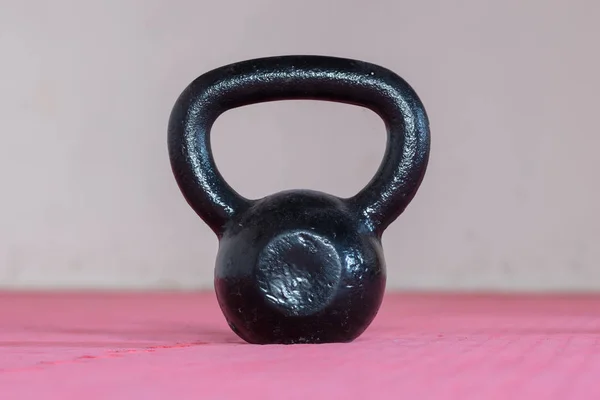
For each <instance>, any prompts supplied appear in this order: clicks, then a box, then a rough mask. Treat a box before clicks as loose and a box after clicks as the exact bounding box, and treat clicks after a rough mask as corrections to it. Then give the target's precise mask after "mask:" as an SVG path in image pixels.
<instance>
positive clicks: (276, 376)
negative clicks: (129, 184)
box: [0, 293, 600, 400]
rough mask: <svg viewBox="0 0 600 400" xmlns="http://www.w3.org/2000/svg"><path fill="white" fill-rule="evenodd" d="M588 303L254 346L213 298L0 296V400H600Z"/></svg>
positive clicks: (415, 304) (425, 320) (596, 306)
mask: <svg viewBox="0 0 600 400" xmlns="http://www.w3.org/2000/svg"><path fill="white" fill-rule="evenodd" d="M599 317H600V296H598V297H584V296H578V297H535V296H520V297H516V296H515V297H501V296H475V295H473V296H441V295H440V296H434V295H430V296H426V295H392V294H390V295H388V296H387V298H386V300H385V302H384V305H383V307H382V310H381V312H380V314H379V316H378V317H377V319H376V320H375V322H374V324H373V325H372V326H371V328H370V329H369V330H368V331H367V332H366V333H365V334H364V335H363V336H362V337H361V338H360V339H359V340H357V341H356V342H354V343H351V344H336V345H296V346H253V345H247V344H244V343H242V342H241V341H240V340H238V339H237V337H236V336H235V335H234V334H233V333H231V332H230V331H229V328H228V327H227V326H226V324H225V322H224V320H223V317H222V315H221V313H220V311H219V309H218V306H217V304H216V302H215V299H214V296H213V295H212V294H194V295H191V294H129V295H121V294H111V295H107V294H9V293H5V294H0V399H2V400H4V399H6V400H17V399H37V398H43V399H61V400H68V399H84V398H85V399H111V400H118V399H127V400H133V399H144V400H150V399H160V400H170V399H173V400H183V399H203V400H211V399H219V400H220V399H244V400H250V399H265V400H268V399H278V400H295V399H302V400H305V399H332V400H338V399H339V400H348V399H370V398H372V399H414V400H421V399H436V400H443V399H461V400H462V399H477V400H484V399H485V400H487V399H489V400H492V399H503V400H504V399H510V400H517V399H528V400H530V399H544V400H548V399H573V400H584V399H594V400H598V399H600V381H599V380H598V378H599V377H600V318H599Z"/></svg>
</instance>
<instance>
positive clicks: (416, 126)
mask: <svg viewBox="0 0 600 400" xmlns="http://www.w3.org/2000/svg"><path fill="white" fill-rule="evenodd" d="M287 99H307V100H325V101H335V102H340V103H347V104H354V105H358V106H362V107H366V108H368V109H371V110H372V111H374V112H375V113H377V114H378V115H379V116H380V117H381V118H382V119H383V121H384V122H385V125H386V127H387V132H388V139H387V146H386V151H385V154H384V157H383V161H382V163H381V165H380V167H379V169H378V171H377V172H376V174H375V176H374V177H373V179H372V180H371V181H370V182H369V183H368V184H367V185H366V186H365V187H364V188H363V189H362V190H361V191H360V192H359V193H357V194H356V195H355V196H353V197H351V198H339V197H336V196H333V195H329V194H325V193H321V192H316V191H311V190H295V191H285V192H280V193H276V194H273V195H270V196H267V197H265V198H262V199H257V200H250V199H247V198H244V197H243V196H241V195H240V194H238V193H237V192H236V191H235V190H234V189H233V188H231V187H230V186H229V185H228V184H227V182H225V180H224V179H223V177H222V175H221V174H220V173H219V171H218V169H217V167H216V165H215V161H214V158H213V155H212V152H211V147H210V131H211V127H212V125H213V123H214V122H215V120H216V119H217V118H218V117H219V116H220V115H221V114H222V113H224V112H225V111H227V110H230V109H232V108H235V107H241V106H245V105H249V104H255V103H260V102H267V101H277V100H287ZM251 129H252V128H249V130H251ZM343 140H344V138H343V136H342V135H341V136H340V142H342V144H340V147H341V148H343ZM168 148H169V155H170V159H171V166H172V170H173V174H174V176H175V179H176V181H177V184H178V185H179V188H180V189H181V192H182V193H183V196H184V197H185V199H186V200H187V202H188V204H189V205H190V206H191V207H192V209H193V210H194V211H195V212H196V213H197V214H198V215H199V216H200V218H202V220H203V221H204V222H205V223H206V224H207V225H208V226H209V227H210V228H211V229H212V230H213V231H214V233H215V234H216V235H217V237H218V239H219V250H218V253H217V260H216V267H215V289H216V294H217V298H218V301H219V305H220V307H221V310H222V311H223V314H224V315H225V318H226V319H227V322H228V323H229V326H230V327H231V329H232V330H233V331H234V332H235V333H236V334H237V335H239V336H240V337H241V338H242V339H244V340H245V341H247V342H249V343H255V344H275V343H284V344H293V343H326V342H349V341H352V340H354V339H356V338H357V337H358V336H360V335H361V334H362V333H363V332H364V331H365V329H366V328H367V327H368V326H369V324H370V323H371V322H372V321H373V319H374V318H375V316H376V314H377V311H378V310H379V306H380V304H381V301H382V298H383V293H384V290H385V281H386V271H385V261H384V257H383V251H382V248H381V235H382V234H383V232H384V230H385V229H386V228H387V227H388V226H389V224H390V223H392V222H393V221H394V220H395V219H396V218H397V217H398V216H399V215H400V214H401V213H402V212H403V211H404V209H405V208H406V207H407V206H408V204H409V203H410V202H411V200H412V199H413V197H414V196H415V194H416V192H417V190H418V188H419V186H420V184H421V181H422V179H423V176H424V174H425V170H426V168H427V162H428V158H429V122H428V119H427V115H426V112H425V109H424V107H423V104H422V103H421V101H420V99H419V98H418V96H417V94H416V93H415V92H414V90H413V89H412V88H411V87H410V86H409V84H408V83H407V82H405V81H404V80H403V79H402V78H400V77H399V76H398V75H396V74H395V73H393V72H392V71H390V70H388V69H386V68H383V67H381V66H378V65H374V64H371V63H366V62H362V61H357V60H350V59H343V58H336V57H326V56H281V57H268V58H260V59H254V60H248V61H242V62H238V63H235V64H231V65H227V66H223V67H220V68H217V69H214V70H212V71H209V72H207V73H205V74H203V75H201V76H200V77H198V78H197V79H195V80H194V81H193V82H192V83H191V84H190V85H189V86H188V87H187V88H186V89H185V90H184V91H183V93H182V94H181V95H180V97H179V98H178V99H177V101H176V103H175V105H174V107H173V110H172V113H171V117H170V120H169V127H168ZM256 153H257V156H260V151H259V150H258V149H257V150H256ZM306 162H307V163H310V155H309V154H307V157H306ZM256 179H260V177H256Z"/></svg>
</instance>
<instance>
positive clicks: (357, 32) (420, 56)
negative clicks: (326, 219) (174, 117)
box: [0, 0, 600, 290]
mask: <svg viewBox="0 0 600 400" xmlns="http://www.w3.org/2000/svg"><path fill="white" fill-rule="evenodd" d="M599 13H600V3H599V2H597V1H595V0H574V1H569V2H567V1H555V0H537V1H532V0H530V1H521V0H507V1H489V0H488V1H483V0H462V1H456V2H450V1H447V0H431V1H417V0H414V1H395V0H387V1H383V0H380V1H377V0H371V1H369V2H363V1H361V2H359V1H355V0H345V1H344V0H336V1H326V0H325V1H324V0H305V1H302V2H291V1H275V0H271V1H269V0H252V1H249V0H233V1H226V2H219V1H211V2H209V1H178V2H170V1H166V0H152V1H148V0H145V1H144V0H107V1H97V2H89V1H88V2H85V1H76V0H57V1H52V2H49V1H42V0H37V1H28V2H21V1H17V0H1V1H0V57H1V58H0V61H1V62H0V185H1V188H2V191H1V194H2V197H1V199H2V202H1V203H0V204H1V208H0V287H4V288H32V287H35V288H40V287H44V288H64V287H68V288H91V287H94V288H161V289H164V288H166V289H188V288H198V287H211V285H212V274H213V264H214V256H215V253H216V249H217V241H216V238H214V237H213V235H212V233H211V232H210V231H209V229H208V228H207V227H206V226H205V225H204V224H203V223H202V222H201V221H200V220H199V219H198V218H197V217H196V216H195V214H193V212H192V210H191V209H190V208H189V207H188V206H187V204H186V203H185V202H184V200H183V198H182V196H181V194H180V192H179V190H178V188H177V186H176V185H175V181H174V179H173V177H172V175H171V171H170V165H169V161H168V157H167V152H166V123H167V119H168V117H169V113H170V111H171V106H172V105H173V102H174V101H175V99H176V97H177V96H178V95H179V93H180V92H181V90H183V88H184V87H185V86H186V85H187V84H188V83H189V82H190V81H191V80H193V79H194V78H195V77H197V76H198V75H200V74H201V73H203V72H205V71H207V70H208V69H211V68H214V67H218V66H220V65H223V64H226V63H230V62H234V61H238V60H242V59H246V58H254V57H260V56H267V55H277V54H294V53H313V54H326V55H336V56H343V57H351V58H358V59H364V60H366V61H370V62H374V63H378V64H381V65H383V66H386V67H388V68H391V69H393V70H395V71H396V72H397V73H398V74H400V75H401V76H403V77H404V78H405V79H406V80H407V81H408V82H409V83H410V84H411V85H412V86H413V87H414V88H415V89H416V91H417V92H418V94H419V95H420V97H421V99H422V100H423V102H424V103H425V106H426V107H427V111H428V113H429V116H430V120H431V127H432V153H431V162H430V166H429V170H428V174H427V176H426V178H425V181H424V183H423V186H422V188H421V191H420V192H419V194H418V195H417V197H416V199H415V200H414V202H413V203H412V204H411V206H410V207H409V209H408V210H407V211H406V213H405V214H404V215H403V216H402V217H401V218H400V219H398V220H397V221H396V223H395V224H393V225H392V226H391V227H390V229H389V230H388V231H387V233H386V235H385V237H384V246H385V250H386V258H387V262H388V269H389V281H388V282H389V287H393V288H410V289H422V288H427V289H436V288H443V289H465V288H468V289H496V290H546V289H552V290H570V289H578V290H599V289H600V263H599V261H600V250H599V246H598V243H599V241H600V216H599V215H600V214H599V212H598V208H599V206H600V182H599V179H598V171H599V167H600V160H598V159H596V158H595V156H596V154H597V153H598V149H599V147H600V139H599V136H600V135H599V132H598V131H599V126H600V119H599V116H598V105H599V98H598V93H599V92H600V77H599V76H600V75H599V74H598V71H599V70H600V52H599V44H598V42H599V40H600V25H599V24H598V16H599ZM213 138H214V150H215V154H216V155H215V156H216V159H217V162H218V164H219V167H220V168H221V170H222V172H223V174H224V176H225V177H226V178H227V179H228V180H229V181H230V182H231V184H232V185H233V186H234V187H235V188H236V189H238V190H239V191H240V192H241V193H242V194H243V195H246V196H249V197H260V196H262V195H266V194H268V193H271V192H274V191H278V190H282V189H288V188H297V187H305V188H311V189H318V190H325V191H328V192H330V193H333V194H337V195H342V196H346V195H351V194H353V193H354V192H356V191H357V190H359V189H360V188H361V187H362V186H363V185H364V184H365V183H366V182H367V181H368V180H369V178H370V177H371V175H372V174H373V173H374V172H375V170H376V169H377V166H378V164H379V162H380V159H381V156H382V154H383V148H384V140H385V134H384V130H383V124H382V123H381V121H379V120H378V118H377V117H376V116H375V115H374V114H372V113H371V112H369V111H365V110H362V109H359V108H355V107H351V106H344V105H339V104H327V103H315V102H284V103H276V104H268V105H256V106H249V107H246V108H242V109H238V110H234V111H230V112H228V113H226V114H225V115H224V116H222V117H221V118H220V119H219V120H218V121H217V124H216V127H215V129H214V132H213ZM306 159H308V160H309V161H310V162H309V163H305V161H304V160H306Z"/></svg>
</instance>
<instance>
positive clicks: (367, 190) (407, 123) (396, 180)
mask: <svg viewBox="0 0 600 400" xmlns="http://www.w3.org/2000/svg"><path fill="white" fill-rule="evenodd" d="M292 99H306V100H325V101H333V102H338V103H346V104H353V105H358V106H362V107H365V108H368V109H370V110H372V111H373V112H375V113H376V114H378V115H379V116H380V117H381V118H382V119H383V121H384V123H385V125H386V128H387V133H388V136H387V145H386V151H385V155H384V157H383V161H382V163H381V165H380V167H379V169H378V170H377V172H376V174H375V176H374V177H373V178H372V179H371V181H370V182H369V183H368V184H367V185H366V186H365V187H364V188H363V189H362V190H361V191H360V192H359V193H357V194H356V195H355V196H353V197H351V198H347V199H344V201H345V202H346V203H347V204H348V205H349V206H350V207H353V208H354V209H355V211H357V212H358V213H359V215H361V218H362V219H363V221H362V222H363V223H365V225H366V226H368V227H370V229H372V230H373V232H375V233H377V234H379V235H380V234H381V233H383V231H384V230H385V229H386V228H387V226H388V225H389V224H390V223H392V222H393V221H394V220H395V219H396V218H397V217H398V216H399V215H400V214H401V213H402V212H403V211H404V209H405V208H406V207H407V206H408V204H409V203H410V202H411V200H412V199H413V197H414V196H415V194H416V192H417V190H418V188H419V186H420V185H421V182H422V180H423V176H424V174H425V170H426V168H427V163H428V159H429V144H430V139H429V121H428V118H427V114H426V112H425V109H424V107H423V104H422V103H421V101H420V99H419V98H418V96H417V94H416V93H415V92H414V90H413V89H412V88H411V87H410V85H409V84H408V83H407V82H405V81H404V80H403V79H402V78H401V77H399V76H398V75H396V74H395V73H394V72H392V71H390V70H388V69H386V68H383V67H380V66H378V65H374V64H370V63H366V62H363V61H357V60H350V59H345V58H337V57H326V56H280V57H267V58H259V59H254V60H248V61H242V62H238V63H234V64H230V65H227V66H223V67H220V68H217V69H214V70H212V71H209V72H207V73H205V74H203V75H201V76H200V77H198V78H197V79H195V80H194V81H193V82H192V83H191V84H190V85H189V86H188V87H187V88H186V89H185V90H184V91H183V93H182V94H181V95H180V96H179V98H178V99H177V101H176V102H175V105H174V107H173V110H172V112H171V116H170V119H169V126H168V148H169V156H170V160H171V167H172V170H173V174H174V176H175V179H176V181H177V184H178V186H179V188H180V190H181V191H182V193H183V196H184V197H185V199H186V201H187V202H188V204H189V205H190V206H191V207H192V209H193V210H194V211H195V212H196V213H197V214H198V215H199V216H200V217H201V218H202V219H203V220H204V222H205V223H206V224H207V225H208V226H209V227H210V228H211V229H212V230H213V231H214V232H215V234H216V235H217V236H219V237H221V235H222V234H223V231H224V229H225V225H226V223H227V222H228V221H229V220H230V219H231V218H232V217H234V216H235V215H236V214H238V213H241V212H243V211H244V210H246V209H247V208H248V207H249V206H250V205H251V204H252V203H253V201H252V200H249V199H246V198H244V197H243V196H241V195H240V194H238V193H237V192H236V191H235V190H234V189H233V188H232V187H231V186H229V184H227V182H226V181H225V180H224V178H223V176H222V175H221V174H220V172H219V171H218V169H217V166H216V164H215V161H214V158H213V155H212V152H211V146H210V131H211V128H212V125H213V124H214V122H215V120H216V119H217V118H218V117H219V116H220V115H221V114H222V113H224V112H225V111H227V110H230V109H233V108H236V107H242V106H245V105H250V104H255V103H262V102H268V101H277V100H292Z"/></svg>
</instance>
